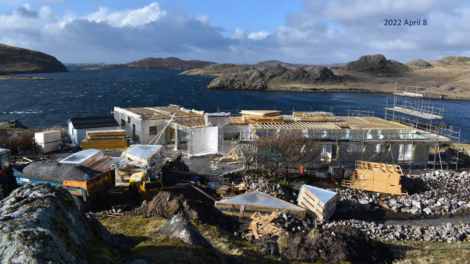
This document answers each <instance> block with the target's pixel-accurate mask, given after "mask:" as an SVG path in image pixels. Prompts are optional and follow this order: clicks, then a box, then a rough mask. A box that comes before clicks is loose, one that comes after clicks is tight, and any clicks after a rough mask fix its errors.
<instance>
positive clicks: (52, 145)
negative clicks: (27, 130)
mask: <svg viewBox="0 0 470 264" xmlns="http://www.w3.org/2000/svg"><path fill="white" fill-rule="evenodd" d="M60 143H62V141H60V140H59V141H55V142H49V143H44V144H37V145H36V151H37V152H39V153H49V152H53V151H57V150H58V149H57V146H58V145H59V144H60Z"/></svg>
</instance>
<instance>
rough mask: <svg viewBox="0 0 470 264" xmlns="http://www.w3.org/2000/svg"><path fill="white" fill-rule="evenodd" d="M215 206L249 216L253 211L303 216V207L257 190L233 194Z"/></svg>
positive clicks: (235, 213)
mask: <svg viewBox="0 0 470 264" xmlns="http://www.w3.org/2000/svg"><path fill="white" fill-rule="evenodd" d="M215 207H216V208H217V209H219V210H220V211H221V212H222V213H224V214H227V215H237V216H239V217H250V216H252V215H253V214H254V213H256V212H259V213H262V214H266V213H269V214H270V213H272V212H284V213H289V214H290V215H292V216H297V217H299V218H304V217H305V211H306V210H305V209H304V208H301V207H299V206H297V205H294V204H291V203H288V202H286V201H283V200H281V199H277V198H274V197H272V196H269V195H267V194H265V193H262V192H260V191H258V190H256V191H253V192H248V193H245V194H241V195H238V196H235V197H233V198H229V199H225V200H220V201H217V202H215Z"/></svg>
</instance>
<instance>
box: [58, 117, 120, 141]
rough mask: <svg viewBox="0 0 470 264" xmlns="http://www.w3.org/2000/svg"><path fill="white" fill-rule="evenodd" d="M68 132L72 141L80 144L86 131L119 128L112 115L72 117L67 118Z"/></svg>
mask: <svg viewBox="0 0 470 264" xmlns="http://www.w3.org/2000/svg"><path fill="white" fill-rule="evenodd" d="M67 123H68V133H69V136H70V139H71V140H72V143H73V144H75V145H76V146H80V144H81V143H82V140H84V139H85V137H86V132H87V131H99V130H116V129H120V127H119V124H118V122H117V121H116V120H115V119H114V117H113V116H94V117H74V118H70V119H69V120H68V122H67Z"/></svg>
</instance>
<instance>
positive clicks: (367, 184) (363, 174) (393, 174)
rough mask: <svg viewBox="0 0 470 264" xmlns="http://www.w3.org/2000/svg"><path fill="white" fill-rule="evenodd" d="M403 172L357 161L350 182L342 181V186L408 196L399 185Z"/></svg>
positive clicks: (392, 167) (374, 163) (393, 166)
mask: <svg viewBox="0 0 470 264" xmlns="http://www.w3.org/2000/svg"><path fill="white" fill-rule="evenodd" d="M401 177H403V172H402V170H401V167H400V166H397V165H391V164H385V163H376V162H367V161H357V162H356V170H355V171H354V173H353V175H352V176H351V179H350V180H343V184H342V185H343V186H345V187H349V188H353V189H359V190H363V191H372V192H379V193H389V194H393V195H401V194H408V193H407V191H406V189H405V188H403V187H402V185H401V182H400V180H401Z"/></svg>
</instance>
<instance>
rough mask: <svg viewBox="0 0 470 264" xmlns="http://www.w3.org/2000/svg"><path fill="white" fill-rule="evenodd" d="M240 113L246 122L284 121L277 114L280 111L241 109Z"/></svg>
mask: <svg viewBox="0 0 470 264" xmlns="http://www.w3.org/2000/svg"><path fill="white" fill-rule="evenodd" d="M240 113H241V114H242V115H243V120H244V121H245V122H247V123H284V119H283V118H282V116H280V115H279V114H280V113H281V111H272V110H242V111H240Z"/></svg>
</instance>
